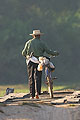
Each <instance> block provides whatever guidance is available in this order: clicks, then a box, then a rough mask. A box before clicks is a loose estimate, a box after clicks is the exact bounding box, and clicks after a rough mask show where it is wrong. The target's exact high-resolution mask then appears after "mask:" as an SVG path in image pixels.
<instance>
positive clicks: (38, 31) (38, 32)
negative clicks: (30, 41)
mask: <svg viewBox="0 0 80 120" xmlns="http://www.w3.org/2000/svg"><path fill="white" fill-rule="evenodd" d="M29 35H43V33H41V32H40V30H33V33H32V34H29Z"/></svg>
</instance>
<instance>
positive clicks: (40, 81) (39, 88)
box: [38, 71, 42, 95]
mask: <svg viewBox="0 0 80 120" xmlns="http://www.w3.org/2000/svg"><path fill="white" fill-rule="evenodd" d="M41 83H42V71H38V92H39V95H40V94H41Z"/></svg>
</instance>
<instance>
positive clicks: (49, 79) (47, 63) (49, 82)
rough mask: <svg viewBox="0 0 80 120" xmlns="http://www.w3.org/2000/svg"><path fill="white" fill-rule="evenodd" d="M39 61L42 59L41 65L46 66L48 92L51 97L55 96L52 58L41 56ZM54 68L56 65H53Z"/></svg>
mask: <svg viewBox="0 0 80 120" xmlns="http://www.w3.org/2000/svg"><path fill="white" fill-rule="evenodd" d="M39 61H40V65H42V66H44V67H45V78H46V83H47V85H48V92H49V95H50V98H53V80H52V77H51V73H52V71H51V69H50V63H51V62H50V59H47V58H46V57H41V59H40V60H39ZM41 68H42V67H41ZM53 68H55V67H54V65H53ZM41 70H42V69H41Z"/></svg>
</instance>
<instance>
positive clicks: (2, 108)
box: [0, 91, 80, 120]
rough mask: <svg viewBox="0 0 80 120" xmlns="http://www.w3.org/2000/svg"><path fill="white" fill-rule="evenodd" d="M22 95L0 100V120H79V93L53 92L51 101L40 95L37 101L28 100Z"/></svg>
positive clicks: (9, 96)
mask: <svg viewBox="0 0 80 120" xmlns="http://www.w3.org/2000/svg"><path fill="white" fill-rule="evenodd" d="M24 95H25V94H24ZM24 95H23V94H10V95H8V96H5V97H4V98H0V100H1V102H0V120H80V99H79V98H80V91H77V92H72V93H71V91H69V92H68V91H67V92H65V91H63V92H62V91H60V92H55V94H54V98H53V99H50V98H49V95H44V94H42V96H41V97H40V99H39V100H30V98H29V97H28V98H27V97H23V96H24ZM14 97H15V98H14ZM61 97H62V98H61ZM7 98H8V99H7ZM4 99H5V101H6V102H4V103H5V104H2V100H4ZM66 99H67V102H64V101H65V100H66ZM55 103H56V104H55Z"/></svg>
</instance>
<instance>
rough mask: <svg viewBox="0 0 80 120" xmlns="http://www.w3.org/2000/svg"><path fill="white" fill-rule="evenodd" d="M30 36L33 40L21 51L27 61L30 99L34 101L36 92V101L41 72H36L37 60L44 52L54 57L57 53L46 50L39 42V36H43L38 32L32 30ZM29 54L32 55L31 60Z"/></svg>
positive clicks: (39, 88) (39, 89) (44, 45)
mask: <svg viewBox="0 0 80 120" xmlns="http://www.w3.org/2000/svg"><path fill="white" fill-rule="evenodd" d="M30 35H31V36H32V37H33V39H30V40H29V41H27V42H26V44H25V47H24V49H23V51H22V55H23V56H25V57H26V59H27V71H28V79H29V84H30V94H31V98H32V99H34V97H35V90H36V98H37V99H38V98H39V96H38V95H39V94H40V92H41V75H42V72H41V71H38V70H37V67H38V58H39V57H40V56H43V55H44V52H46V53H47V54H49V55H55V56H57V55H58V54H59V53H58V52H54V51H52V50H50V49H48V48H47V46H46V44H45V43H44V42H43V41H41V40H40V36H41V35H43V33H41V32H40V30H33V34H30ZM31 53H33V55H32V58H31ZM35 87H36V88H35Z"/></svg>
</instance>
